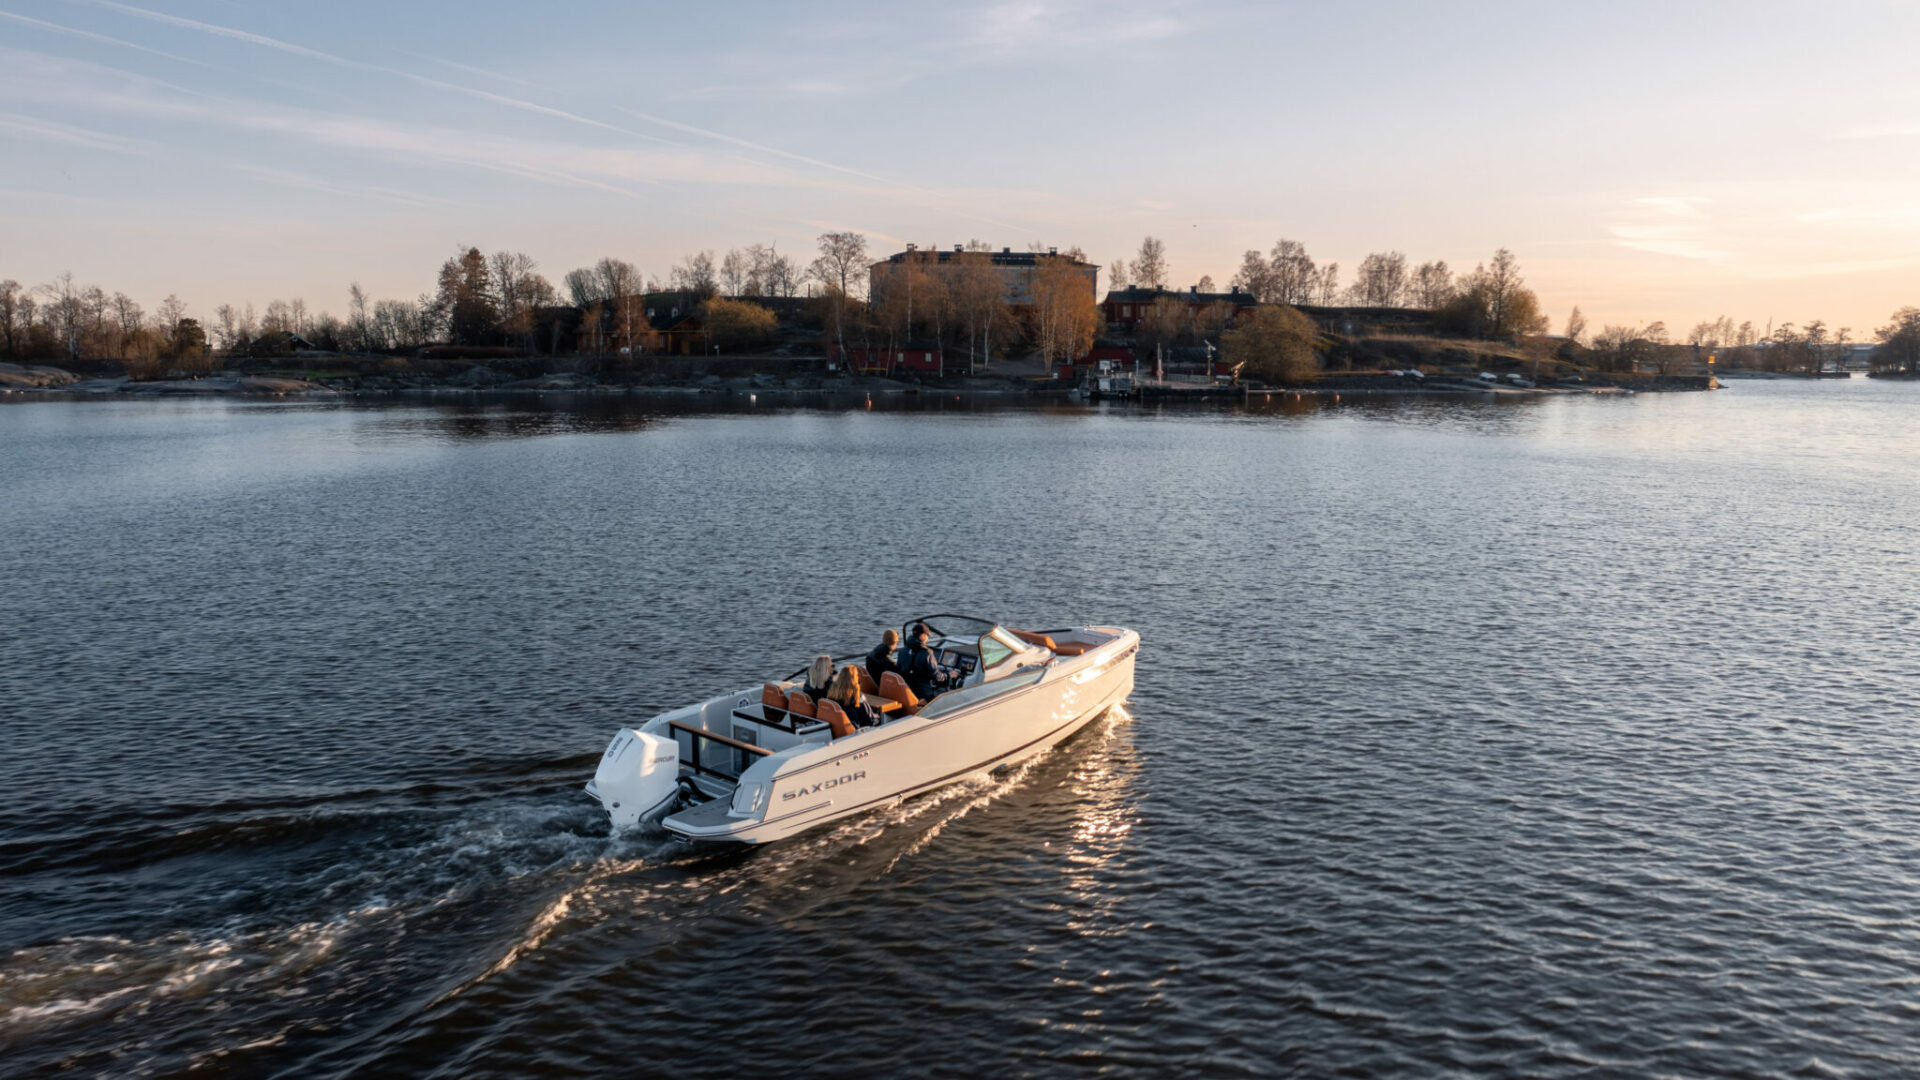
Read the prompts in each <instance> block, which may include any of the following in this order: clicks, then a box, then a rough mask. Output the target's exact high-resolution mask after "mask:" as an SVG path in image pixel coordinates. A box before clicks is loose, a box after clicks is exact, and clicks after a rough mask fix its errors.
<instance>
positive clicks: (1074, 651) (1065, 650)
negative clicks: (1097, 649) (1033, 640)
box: [1050, 641, 1093, 656]
mask: <svg viewBox="0 0 1920 1080" xmlns="http://www.w3.org/2000/svg"><path fill="white" fill-rule="evenodd" d="M1050 648H1052V649H1053V651H1054V652H1056V653H1058V654H1060V655H1061V656H1079V655H1080V654H1081V653H1083V652H1086V651H1087V650H1088V649H1091V648H1093V646H1092V645H1088V644H1086V643H1085V642H1080V641H1063V642H1061V643H1060V644H1058V645H1053V646H1050Z"/></svg>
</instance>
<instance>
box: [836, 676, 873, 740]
mask: <svg viewBox="0 0 1920 1080" xmlns="http://www.w3.org/2000/svg"><path fill="white" fill-rule="evenodd" d="M827 700H828V701H831V702H833V703H834V704H835V705H838V706H840V711H841V712H844V713H846V714H847V719H849V720H851V721H853V726H854V727H871V726H873V725H874V724H877V723H879V722H880V717H879V714H878V713H875V712H874V711H873V706H871V705H868V704H867V696H866V695H865V694H863V693H861V692H860V673H859V672H857V671H855V670H854V669H853V667H852V665H848V666H847V667H843V668H841V669H840V670H839V672H838V673H836V674H835V675H834V677H833V685H832V686H831V687H829V688H828V690H827Z"/></svg>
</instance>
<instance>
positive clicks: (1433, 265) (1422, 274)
mask: <svg viewBox="0 0 1920 1080" xmlns="http://www.w3.org/2000/svg"><path fill="white" fill-rule="evenodd" d="M1451 299H1453V271H1451V270H1449V269H1447V263H1446V260H1444V259H1436V260H1434V261H1433V262H1425V263H1421V264H1420V265H1419V267H1418V268H1417V269H1415V270H1414V272H1413V306H1414V307H1417V308H1422V309H1424V310H1427V311H1435V310H1438V309H1439V308H1440V307H1442V306H1444V305H1445V304H1446V302H1447V301H1449V300H1451Z"/></svg>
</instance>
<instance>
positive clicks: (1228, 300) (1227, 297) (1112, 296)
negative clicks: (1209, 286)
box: [1106, 285, 1258, 304]
mask: <svg viewBox="0 0 1920 1080" xmlns="http://www.w3.org/2000/svg"><path fill="white" fill-rule="evenodd" d="M1161 299H1167V300H1184V301H1186V302H1187V303H1189V304H1216V303H1217V304H1254V303H1258V301H1256V300H1255V299H1254V297H1253V294H1252V293H1250V292H1244V291H1242V290H1241V288H1240V287H1239V286H1238V285H1235V286H1234V287H1233V291H1232V292H1199V291H1197V290H1195V289H1188V290H1186V291H1185V292H1182V291H1180V290H1179V289H1143V288H1140V287H1139V286H1137V285H1136V286H1129V287H1128V288H1125V289H1111V290H1109V291H1108V292H1107V300H1106V302H1107V303H1109V304H1151V303H1153V302H1154V301H1155V300H1161Z"/></svg>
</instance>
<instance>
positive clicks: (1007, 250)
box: [1000, 248, 1013, 255]
mask: <svg viewBox="0 0 1920 1080" xmlns="http://www.w3.org/2000/svg"><path fill="white" fill-rule="evenodd" d="M1000 254H1002V255H1011V254H1013V249H1012V248H1001V249H1000Z"/></svg>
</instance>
